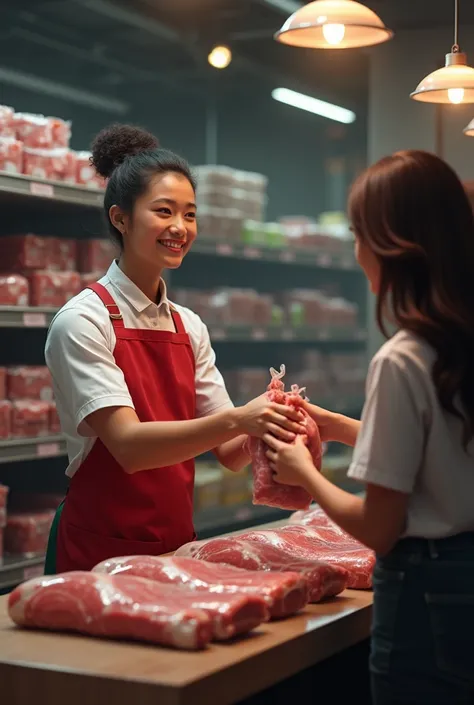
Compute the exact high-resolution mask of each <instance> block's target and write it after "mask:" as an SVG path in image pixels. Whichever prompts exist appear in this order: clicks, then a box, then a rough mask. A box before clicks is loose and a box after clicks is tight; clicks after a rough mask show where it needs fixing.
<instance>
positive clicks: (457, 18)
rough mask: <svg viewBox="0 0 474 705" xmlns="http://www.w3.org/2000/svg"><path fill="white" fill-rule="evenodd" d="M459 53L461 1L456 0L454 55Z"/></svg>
mask: <svg viewBox="0 0 474 705" xmlns="http://www.w3.org/2000/svg"><path fill="white" fill-rule="evenodd" d="M458 52H459V0H454V45H453V48H452V53H453V54H457V53H458Z"/></svg>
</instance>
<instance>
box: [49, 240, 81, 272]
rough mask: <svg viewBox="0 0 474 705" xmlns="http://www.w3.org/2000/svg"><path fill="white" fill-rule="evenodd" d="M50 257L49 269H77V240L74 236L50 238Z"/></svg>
mask: <svg viewBox="0 0 474 705" xmlns="http://www.w3.org/2000/svg"><path fill="white" fill-rule="evenodd" d="M49 247H50V257H49V263H48V269H50V270H54V271H59V272H70V271H74V270H75V269H76V263H77V240H73V239H72V238H61V237H52V238H49Z"/></svg>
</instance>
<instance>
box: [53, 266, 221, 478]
mask: <svg viewBox="0 0 474 705" xmlns="http://www.w3.org/2000/svg"><path fill="white" fill-rule="evenodd" d="M100 283H101V284H103V286H105V288H106V289H107V290H108V291H109V292H110V294H111V295H112V296H113V298H114V300H115V302H116V303H117V305H118V307H119V308H120V311H121V313H122V316H123V320H124V324H125V327H127V328H149V329H151V330H169V331H174V330H175V328H174V323H173V319H172V316H171V311H170V302H169V301H168V299H167V297H166V286H165V284H164V282H162V284H161V299H160V303H159V304H158V305H157V304H155V303H153V302H152V301H150V299H148V298H147V297H146V296H145V294H143V292H142V291H141V290H140V289H139V288H138V287H137V286H136V285H135V284H134V283H133V282H132V281H131V280H130V279H129V278H128V277H126V276H125V274H124V273H123V272H122V271H121V269H120V268H119V267H118V265H117V264H116V263H115V262H113V263H112V264H111V266H110V268H109V271H108V272H107V274H106V275H105V277H103V278H102V279H101V280H100ZM173 306H174V308H175V309H176V310H177V311H178V313H179V314H180V316H181V319H182V321H183V325H184V327H185V329H186V332H187V333H188V335H189V338H190V342H191V346H192V349H193V353H194V358H195V363H196V377H195V381H196V416H197V417H203V416H210V415H211V414H214V413H216V412H217V411H221V410H223V409H226V408H231V407H232V406H233V404H232V402H231V400H230V397H229V394H228V393H227V390H226V387H225V384H224V380H223V378H222V375H221V374H220V372H219V371H218V369H217V367H216V356H215V354H214V351H213V349H212V347H211V342H210V339H209V333H208V330H207V328H206V326H205V325H204V323H203V322H202V320H201V319H200V318H199V316H198V315H197V314H195V313H193V312H192V311H190V310H189V309H187V308H184V307H182V306H178V305H176V304H173ZM115 341H116V338H115V333H114V329H113V326H112V322H111V320H110V318H109V314H108V312H107V308H106V307H105V306H104V304H103V303H102V301H101V300H100V298H99V297H98V296H97V294H95V293H94V292H93V291H91V290H90V289H85V290H84V291H82V292H81V293H80V294H78V296H76V297H74V298H73V299H71V301H69V302H68V303H67V304H66V305H65V306H64V307H63V308H62V309H61V310H60V311H59V312H58V314H57V315H56V316H55V317H54V319H53V321H52V323H51V326H50V329H49V332H48V337H47V340H46V348H45V355H46V364H47V365H48V367H49V370H50V372H51V375H52V377H53V387H54V396H55V399H56V404H57V407H58V414H59V418H60V420H61V428H62V431H63V433H64V435H65V437H66V442H67V451H68V457H69V466H68V468H67V471H66V474H67V475H68V476H69V477H72V476H73V475H74V473H75V472H76V470H77V469H78V468H79V466H80V465H81V463H82V462H83V461H84V459H85V458H86V457H87V454H88V453H89V452H90V450H91V448H92V446H93V445H94V443H95V441H96V436H95V435H94V432H93V431H92V429H91V428H90V426H88V424H87V421H86V420H85V419H86V418H87V416H89V414H91V413H92V412H93V411H97V410H98V409H103V408H106V407H110V406H129V407H131V408H133V406H134V405H133V401H132V398H131V396H130V392H129V390H128V387H127V384H126V382H125V379H124V375H123V373H122V370H121V369H120V368H119V367H117V365H116V364H115V359H114V348H115Z"/></svg>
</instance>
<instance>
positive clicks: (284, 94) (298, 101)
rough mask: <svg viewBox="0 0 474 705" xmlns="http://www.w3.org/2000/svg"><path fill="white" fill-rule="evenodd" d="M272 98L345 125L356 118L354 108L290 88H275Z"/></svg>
mask: <svg viewBox="0 0 474 705" xmlns="http://www.w3.org/2000/svg"><path fill="white" fill-rule="evenodd" d="M272 98H274V99H275V100H278V101H279V102H280V103H285V104H286V105H292V106H293V107H294V108H300V109H301V110H307V111H308V112H309V113H314V114H315V115H321V117H325V118H328V120H335V121H336V122H343V123H344V124H345V125H350V124H351V123H352V122H354V121H355V119H356V114H355V113H353V112H352V110H347V108H341V107H339V106H338V105H333V104H332V103H326V102H325V101H324V100H318V99H317V98H311V96H309V95H304V94H303V93H296V91H290V90H289V88H275V90H274V91H272Z"/></svg>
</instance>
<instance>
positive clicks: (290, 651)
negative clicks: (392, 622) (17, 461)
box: [0, 590, 372, 705]
mask: <svg viewBox="0 0 474 705" xmlns="http://www.w3.org/2000/svg"><path fill="white" fill-rule="evenodd" d="M6 603H7V598H6V597H3V598H0V683H1V694H2V697H1V701H2V703H5V705H31V702H32V699H33V698H35V699H37V701H38V702H40V703H41V704H42V705H43V703H44V705H46V704H47V705H64V703H67V705H105V704H106V703H113V704H114V705H120V704H121V703H127V705H131V704H133V703H136V704H137V705H152V704H153V705H158V704H159V705H206V704H207V703H209V704H212V705H231V704H232V703H238V702H239V701H240V700H243V699H244V698H246V697H249V696H250V695H253V694H255V693H259V692H261V691H263V690H265V689H266V688H269V687H270V686H272V685H274V684H276V683H278V682H279V681H282V680H283V679H285V678H288V677H290V676H292V675H294V674H296V673H298V672H300V671H302V670H303V669H305V668H308V667H310V666H312V665H314V664H316V663H318V662H320V661H322V660H323V659H325V658H328V657H330V656H332V655H333V654H335V653H338V652H341V651H343V650H344V649H346V648H348V647H349V646H352V645H354V644H356V643H358V642H361V641H363V640H364V639H366V638H367V637H368V635H369V627H370V618H371V607H372V594H371V593H370V592H362V591H352V590H348V591H346V592H345V593H343V594H342V595H341V596H339V597H337V598H334V599H333V600H331V601H330V602H326V603H324V604H319V605H311V606H309V607H307V608H306V610H305V612H304V613H303V614H301V615H299V616H297V617H293V618H291V619H287V620H284V621H281V622H273V623H270V624H267V625H265V626H264V627H261V628H260V629H259V630H257V631H256V632H255V634H254V635H252V636H250V637H248V638H246V639H243V640H239V641H238V642H235V643H233V644H227V645H211V647H210V648H208V649H207V650H206V651H203V652H200V653H188V652H182V651H174V650H171V649H164V648H160V647H153V646H141V645H135V644H130V643H119V642H108V641H105V640H104V641H102V640H99V639H89V638H85V637H80V636H69V635H59V634H49V633H45V632H33V631H32V632H29V631H23V630H20V629H17V628H15V627H13V626H12V625H11V623H10V620H9V618H8V616H7V613H6Z"/></svg>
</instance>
